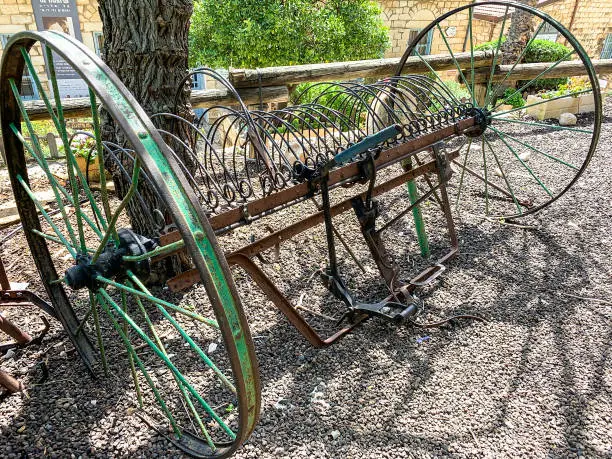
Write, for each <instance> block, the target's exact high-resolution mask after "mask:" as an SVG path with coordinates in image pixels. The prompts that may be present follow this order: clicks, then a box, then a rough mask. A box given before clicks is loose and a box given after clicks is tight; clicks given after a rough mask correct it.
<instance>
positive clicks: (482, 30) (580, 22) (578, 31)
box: [380, 0, 612, 59]
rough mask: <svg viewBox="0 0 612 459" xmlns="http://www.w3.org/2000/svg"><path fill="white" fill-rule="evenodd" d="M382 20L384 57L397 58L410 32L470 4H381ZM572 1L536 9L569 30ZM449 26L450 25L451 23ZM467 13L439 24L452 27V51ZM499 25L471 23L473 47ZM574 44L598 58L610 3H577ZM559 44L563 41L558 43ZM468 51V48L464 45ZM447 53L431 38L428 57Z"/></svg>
mask: <svg viewBox="0 0 612 459" xmlns="http://www.w3.org/2000/svg"><path fill="white" fill-rule="evenodd" d="M380 3H381V6H382V8H383V20H384V22H385V24H386V25H387V27H389V35H390V39H391V47H390V48H389V50H388V51H387V57H396V56H401V55H402V54H403V53H404V51H405V50H406V47H407V45H408V38H409V36H410V30H411V29H422V28H424V27H426V26H427V25H428V24H429V23H430V22H431V21H432V20H433V19H435V18H436V17H439V16H441V15H442V14H444V13H446V12H448V11H450V10H452V9H454V8H457V7H459V6H462V5H466V4H468V3H471V1H469V0H467V1H466V0H439V1H433V0H429V1H417V0H382V1H381V2H380ZM575 5H576V0H557V1H552V2H549V3H547V4H545V5H543V6H542V7H541V8H540V9H541V10H542V11H544V12H545V13H547V14H550V15H551V16H552V17H553V18H555V19H556V20H558V21H559V22H561V24H563V25H564V26H565V27H569V25H570V22H571V18H572V13H573V11H574V7H575ZM451 22H452V23H451ZM467 26H468V13H467V10H466V11H464V12H463V13H462V14H461V15H459V16H454V17H453V18H452V20H451V21H448V22H446V23H442V24H441V27H442V29H443V30H446V28H447V27H456V28H457V32H456V35H455V36H454V37H452V38H448V41H449V44H450V46H451V47H453V49H458V48H459V47H462V45H463V43H464V40H465V39H466V34H467V31H468V27H467ZM500 27H501V21H499V22H497V23H495V22H489V21H484V20H478V19H474V21H473V28H474V32H473V39H474V42H475V43H483V42H486V41H490V40H492V39H497V37H498V36H499V30H500ZM571 31H572V33H573V34H574V35H575V36H576V38H577V39H578V41H579V42H580V43H581V44H582V46H584V48H585V50H586V51H587V52H588V54H589V55H590V56H591V57H592V58H595V59H597V58H599V56H600V54H601V51H602V47H603V42H604V40H605V38H606V36H607V35H608V34H609V33H612V1H611V0H588V1H586V0H580V2H579V7H578V10H577V13H576V17H575V19H574V23H573V25H572V29H571ZM559 41H563V40H562V39H559ZM468 49H469V45H468ZM439 53H447V54H448V51H447V49H446V45H445V43H444V42H443V40H442V38H441V37H440V34H439V33H435V34H434V38H433V42H432V46H431V54H439Z"/></svg>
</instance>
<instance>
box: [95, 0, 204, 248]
mask: <svg viewBox="0 0 612 459" xmlns="http://www.w3.org/2000/svg"><path fill="white" fill-rule="evenodd" d="M99 11H100V17H101V18H102V23H103V31H104V46H103V50H102V58H103V60H104V61H105V62H106V63H107V65H108V66H109V67H110V68H111V69H112V70H113V71H114V72H115V73H116V74H117V75H118V76H119V78H120V79H121V81H122V82H123V83H124V84H125V85H126V86H127V88H128V89H129V90H130V92H131V93H132V94H133V95H134V97H135V98H136V100H137V101H138V102H139V103H140V105H141V106H142V107H143V108H144V110H145V112H146V113H147V114H149V115H153V114H156V113H161V112H169V113H175V114H177V115H180V116H182V117H183V118H186V119H188V120H193V118H194V116H193V112H192V110H191V105H190V103H189V97H190V93H191V87H190V84H189V83H185V84H183V87H182V90H181V91H180V92H178V96H177V97H176V100H175V95H176V94H177V89H178V87H179V84H180V83H181V81H182V80H183V79H184V77H185V76H186V75H187V72H188V69H189V67H188V36H189V24H190V18H191V14H192V12H193V0H155V1H154V0H99ZM101 118H102V120H101V121H102V137H103V139H104V140H106V141H112V142H115V143H117V144H119V145H121V146H125V147H126V148H129V145H128V143H127V140H126V138H125V135H124V133H123V132H122V131H121V128H120V127H119V126H117V125H116V124H115V122H114V120H113V119H112V118H110V116H108V113H105V112H103V113H102V116H101ZM155 125H156V126H157V127H158V129H163V130H165V131H168V132H171V133H173V134H175V135H177V136H178V137H179V138H181V139H183V140H185V139H190V133H189V132H188V131H187V130H185V129H184V127H183V126H181V125H180V124H179V123H176V122H174V121H173V120H172V119H170V118H168V119H165V118H156V119H155ZM165 140H166V143H168V145H169V146H170V148H172V149H173V150H174V151H175V152H176V153H177V155H178V157H179V159H180V160H181V161H182V162H183V164H185V166H186V167H187V169H189V170H190V171H193V169H194V164H193V161H192V159H191V157H190V156H189V155H187V154H186V153H187V151H186V150H185V148H183V147H182V146H181V145H180V144H178V143H177V142H175V141H173V140H172V139H171V138H169V137H168V136H166V137H165ZM187 143H188V144H191V142H190V141H188V142H187ZM106 159H107V167H108V169H109V170H110V171H111V173H112V174H113V181H114V182H115V189H116V190H117V193H118V195H119V197H121V196H123V195H124V194H125V192H126V191H127V189H128V187H129V181H128V180H126V179H125V177H124V176H122V175H121V174H120V172H119V170H118V168H117V165H116V164H112V162H111V161H110V159H109V158H108V157H107V158H106ZM125 166H127V167H126V169H127V170H128V171H131V170H132V164H131V162H129V163H126V164H125ZM141 182H142V181H141ZM139 191H140V193H141V195H142V196H143V198H144V200H145V202H146V204H147V206H148V207H149V211H150V212H151V211H153V210H154V209H158V210H160V211H162V213H164V211H165V210H164V206H163V204H162V203H161V202H159V199H158V197H157V196H156V194H155V193H154V192H153V190H152V188H151V187H150V186H149V185H147V184H146V183H141V184H140V186H139ZM132 201H133V203H132V205H130V206H129V207H128V215H129V217H130V220H131V223H132V229H133V230H134V231H136V232H137V233H139V234H142V235H145V236H148V237H154V236H156V235H157V234H158V231H159V227H158V225H157V224H156V223H155V222H152V221H151V218H150V214H149V216H148V215H147V213H146V212H144V211H143V209H142V208H141V207H140V206H139V205H138V204H137V203H136V201H135V200H132Z"/></svg>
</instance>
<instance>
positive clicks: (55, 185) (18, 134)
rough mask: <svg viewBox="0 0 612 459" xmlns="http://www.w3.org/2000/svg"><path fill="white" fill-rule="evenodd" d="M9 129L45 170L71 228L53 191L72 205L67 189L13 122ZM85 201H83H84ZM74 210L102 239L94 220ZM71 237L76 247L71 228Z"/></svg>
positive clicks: (72, 200)
mask: <svg viewBox="0 0 612 459" xmlns="http://www.w3.org/2000/svg"><path fill="white" fill-rule="evenodd" d="M9 126H10V128H11V130H12V131H13V133H14V134H15V136H16V137H17V138H18V139H19V141H20V142H21V143H22V144H23V146H24V147H25V148H26V150H28V153H29V154H30V155H31V156H32V157H33V158H34V159H35V160H36V162H37V163H38V165H39V166H40V167H41V169H43V171H44V172H45V174H46V175H47V179H48V180H49V183H50V185H51V189H52V190H53V191H54V194H55V195H56V197H55V199H56V202H57V205H58V207H59V208H60V211H61V212H62V217H64V221H65V222H66V226H67V227H69V228H70V229H72V226H70V221H69V220H68V216H67V213H65V212H63V211H62V209H64V208H65V207H66V206H64V203H63V201H62V199H61V198H60V197H58V196H57V194H56V193H55V191H56V190H59V191H61V192H62V194H63V195H64V196H65V198H66V199H67V200H68V202H69V203H70V204H69V205H72V206H73V207H75V206H74V199H73V198H72V196H71V195H70V193H69V192H68V190H66V188H64V187H63V186H61V185H60V184H59V183H58V181H57V179H56V178H55V177H54V176H53V174H52V173H51V171H50V170H49V168H48V167H47V166H46V164H47V163H46V161H45V160H44V157H43V158H41V157H40V156H39V155H38V154H36V153H35V152H34V149H33V148H32V147H31V146H30V145H29V144H28V143H27V142H26V140H25V138H24V137H23V135H22V134H21V132H19V130H18V129H17V128H16V127H15V124H13V123H11V124H10V125H9ZM84 202H85V201H84ZM75 212H81V216H82V218H83V220H85V221H86V222H87V224H88V225H89V227H90V228H91V229H92V230H93V231H94V232H95V233H96V235H97V236H98V237H99V238H100V239H102V233H101V232H100V230H98V227H97V226H96V225H95V224H94V222H93V221H92V220H91V219H90V218H89V217H88V216H87V214H85V213H83V212H82V211H81V210H80V207H79V209H76V208H75ZM71 239H73V247H75V249H76V248H77V245H78V244H77V242H76V238H75V236H74V230H72V237H71Z"/></svg>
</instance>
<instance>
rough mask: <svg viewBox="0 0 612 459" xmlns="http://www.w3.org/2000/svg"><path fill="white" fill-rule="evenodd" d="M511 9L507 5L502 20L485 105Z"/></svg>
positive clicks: (485, 105)
mask: <svg viewBox="0 0 612 459" xmlns="http://www.w3.org/2000/svg"><path fill="white" fill-rule="evenodd" d="M509 9H510V6H506V12H505V13H504V20H503V22H502V26H501V29H500V31H499V38H498V39H497V46H496V47H495V54H494V55H493V65H492V66H491V74H490V75H489V80H488V81H487V92H486V95H485V103H484V107H487V106H488V102H489V95H490V94H491V85H492V83H493V75H495V67H496V66H497V58H498V57H499V50H500V49H501V45H502V38H503V36H504V30H505V29H506V21H507V19H508V10H509ZM483 143H484V142H483Z"/></svg>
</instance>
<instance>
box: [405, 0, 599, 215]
mask: <svg viewBox="0 0 612 459" xmlns="http://www.w3.org/2000/svg"><path fill="white" fill-rule="evenodd" d="M482 6H497V7H499V8H500V9H501V10H500V12H502V14H503V16H502V19H501V20H500V21H499V23H498V24H497V25H496V26H495V27H494V32H493V34H492V40H493V41H494V42H495V41H497V43H493V44H492V49H491V50H490V51H489V53H490V54H489V58H490V59H491V63H490V66H489V67H488V68H482V69H479V68H477V67H478V64H477V61H478V58H477V56H476V53H477V51H478V49H476V48H477V46H478V43H477V40H476V36H475V33H476V32H475V31H476V30H477V28H478V19H476V18H475V15H474V11H475V9H476V8H479V7H482ZM517 10H520V11H521V12H523V13H524V14H526V15H529V17H530V18H532V19H533V21H534V23H535V25H536V29H535V32H534V33H533V35H532V37H531V40H530V41H528V42H527V44H526V46H525V48H524V50H523V51H522V53H521V54H520V55H519V56H518V57H517V58H516V59H513V60H512V62H511V63H510V62H509V63H507V64H504V65H501V47H502V42H503V41H504V39H505V38H507V35H508V32H509V30H510V25H511V21H510V14H512V12H513V11H514V12H516V11H517ZM460 18H461V19H462V20H465V19H466V18H467V20H468V26H467V31H466V37H465V43H463V42H462V41H461V40H452V39H450V38H448V37H447V36H446V35H445V33H444V29H445V27H446V26H448V25H452V24H456V23H458V21H459V19H460ZM545 28H553V29H554V30H556V32H557V34H558V35H559V36H560V37H562V38H564V39H565V40H566V42H567V45H566V46H567V48H568V51H567V52H566V53H564V54H563V56H562V57H561V58H559V59H556V60H554V61H553V62H550V63H547V64H546V65H545V66H544V67H543V69H542V71H541V72H540V73H539V74H537V75H536V76H530V77H528V78H526V79H525V80H521V81H519V83H518V84H517V85H516V88H514V89H511V90H510V91H509V92H508V93H506V94H501V88H503V87H504V85H505V84H506V83H508V82H510V81H515V80H517V78H518V76H519V75H520V71H521V70H522V69H521V65H520V64H521V63H522V61H523V60H524V59H525V56H529V52H530V51H531V50H533V48H534V39H535V38H536V36H537V34H538V33H539V32H540V31H542V30H544V29H545ZM428 37H433V40H432V41H433V44H437V45H438V48H439V52H440V53H444V54H449V55H450V56H451V58H452V61H453V64H454V65H453V70H454V71H455V72H456V74H457V75H458V76H457V80H458V82H457V83H455V82H453V83H449V80H448V76H447V75H446V74H445V73H444V71H436V70H434V69H433V68H431V66H430V65H429V64H428V63H426V62H425V59H424V58H423V56H422V55H421V54H420V53H419V52H418V50H419V49H422V46H423V45H424V44H425V43H428V40H429V38H428ZM557 41H558V40H557ZM429 43H430V45H431V42H429ZM536 44H537V42H536ZM464 46H465V52H464ZM460 53H464V54H460ZM411 56H413V57H411ZM409 58H410V59H412V60H417V61H419V62H423V63H424V64H425V65H426V66H427V67H428V68H429V69H430V77H431V78H433V79H435V80H436V81H439V82H441V83H442V84H444V85H446V86H447V87H448V88H449V90H451V89H455V91H456V92H457V88H460V90H459V91H462V92H463V93H464V94H465V95H466V96H467V98H468V99H469V100H470V102H471V103H472V104H473V105H474V106H475V109H476V110H477V112H479V113H481V114H482V115H483V116H484V118H485V119H486V122H487V126H486V129H484V133H482V135H475V137H473V138H467V137H466V138H464V139H463V141H464V147H463V149H462V156H461V157H460V158H458V159H457V160H456V162H455V164H454V165H453V166H454V169H455V177H456V179H455V181H454V184H453V185H454V186H451V187H450V188H449V193H450V195H451V199H452V200H453V201H454V203H455V206H456V208H457V210H458V211H462V210H465V211H468V212H470V211H471V212H474V213H476V214H485V215H488V216H492V217H502V218H518V217H522V216H526V215H529V214H533V213H535V212H538V211H540V210H542V209H543V208H545V207H547V206H548V205H550V204H552V203H553V202H555V201H556V200H557V199H559V198H560V197H561V196H562V195H563V194H565V193H566V192H567V191H568V190H569V189H570V188H571V187H572V186H573V185H574V183H576V181H577V180H578V178H579V177H580V176H581V175H582V174H583V172H584V171H585V169H586V167H587V166H588V164H589V162H590V160H591V158H592V156H593V154H594V153H595V150H596V147H597V143H598V140H599V135H600V129H601V122H602V101H601V92H600V88H599V81H598V79H597V75H596V72H595V70H594V68H593V66H592V63H591V61H590V59H589V57H588V55H587V53H586V52H585V51H584V49H583V48H582V46H581V45H580V44H579V43H578V41H577V40H576V38H575V37H573V35H572V34H571V33H570V32H569V31H567V30H566V29H565V28H564V27H563V26H562V25H561V24H560V23H559V22H557V21H555V20H554V19H552V18H551V17H550V16H548V15H546V14H544V13H542V12H540V11H538V10H536V9H534V8H531V7H528V6H526V5H522V4H517V3H514V2H503V1H488V2H481V3H477V4H470V5H466V6H463V7H460V8H457V9H455V10H453V11H451V12H449V13H447V14H444V15H443V16H441V17H440V18H438V19H437V20H436V21H434V22H432V23H431V24H430V25H429V26H427V27H426V28H425V29H423V30H422V31H421V32H420V33H419V34H418V35H417V37H415V39H414V40H413V41H412V43H410V44H409V46H408V48H407V49H406V52H405V53H404V55H403V56H402V58H401V60H400V64H399V66H398V70H397V74H398V75H399V74H401V73H402V69H403V67H404V65H406V62H407V61H408V59H409ZM567 59H572V60H576V61H578V62H579V63H580V65H579V67H580V73H581V74H582V75H584V76H585V87H584V89H581V88H578V89H577V90H576V91H575V94H569V93H568V94H559V95H553V96H551V97H550V98H549V99H545V100H540V99H530V100H529V101H527V103H526V104H525V106H524V107H522V108H519V107H508V108H506V109H502V110H500V107H501V106H502V105H504V104H505V103H507V102H508V101H512V99H515V100H516V96H517V95H518V97H522V95H523V93H524V92H531V91H533V90H534V89H535V88H537V87H538V86H540V85H544V84H552V81H550V77H551V76H553V75H554V71H555V69H557V68H561V67H559V66H560V65H562V64H563V63H564V62H565V60H567ZM460 60H462V63H463V64H460V63H459V61H460ZM478 84H480V90H479V87H478ZM583 95H584V96H592V100H591V101H589V102H590V105H592V108H593V111H594V116H593V119H592V120H590V119H585V118H582V117H581V119H580V120H579V123H578V125H577V126H573V127H567V126H560V125H559V124H558V123H556V122H550V121H548V122H544V121H539V120H536V119H534V118H532V115H537V113H536V111H535V110H536V109H537V110H542V109H543V108H544V107H551V108H552V104H553V103H555V104H557V105H558V104H559V103H564V104H565V103H567V106H568V107H569V106H570V105H571V104H570V102H569V101H572V100H573V99H575V97H577V96H583ZM557 101H559V102H557ZM558 106H559V105H558ZM566 111H567V110H566ZM526 113H530V115H529V116H525V114H526ZM547 113H551V111H548V112H547ZM552 113H553V114H554V113H555V112H552ZM476 134H478V133H476ZM568 145H571V148H568Z"/></svg>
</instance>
